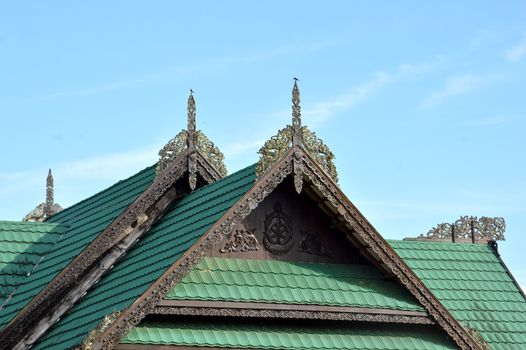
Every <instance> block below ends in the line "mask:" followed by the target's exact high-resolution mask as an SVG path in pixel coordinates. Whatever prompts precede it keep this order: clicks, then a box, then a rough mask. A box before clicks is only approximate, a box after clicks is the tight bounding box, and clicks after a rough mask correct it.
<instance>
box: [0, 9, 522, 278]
mask: <svg viewBox="0 0 526 350" xmlns="http://www.w3.org/2000/svg"><path fill="white" fill-rule="evenodd" d="M504 5H505V6H504ZM294 76H296V77H298V78H300V80H301V81H300V89H301V93H302V108H303V112H304V113H303V116H304V118H303V120H304V124H307V125H309V127H310V128H311V130H314V131H316V133H317V134H318V136H319V137H321V138H322V139H323V140H324V141H325V142H326V143H327V144H328V145H329V147H330V148H331V149H332V150H333V152H334V153H335V155H336V157H337V158H336V166H337V168H338V172H339V174H340V185H341V187H342V189H343V190H344V192H345V193H346V194H347V195H348V197H349V198H350V199H351V200H352V201H353V202H354V203H355V204H356V205H357V206H358V208H359V209H360V210H361V211H362V212H363V213H364V214H365V215H366V216H367V217H368V219H369V220H370V221H371V222H372V223H373V225H375V227H376V228H377V229H378V230H379V231H380V232H381V233H382V234H383V235H384V237H387V238H403V237H406V236H416V235H418V234H420V233H425V232H427V231H428V230H429V229H430V228H431V227H433V226H435V225H436V224H437V223H440V222H452V221H454V220H455V219H456V218H458V217H459V216H460V215H476V216H503V217H504V218H505V219H506V221H507V232H506V237H507V240H506V241H505V242H501V243H500V250H501V253H502V255H503V257H504V259H505V261H506V262H507V264H508V266H509V267H510V269H511V271H512V272H513V273H514V274H515V276H516V277H517V279H518V280H519V282H520V283H521V284H522V285H523V286H526V259H524V257H523V256H522V250H523V249H524V247H526V236H525V234H524V233H525V231H526V200H525V198H526V176H525V170H526V165H525V157H524V153H525V152H524V151H525V149H526V141H525V137H524V133H525V130H526V103H525V101H526V99H525V92H526V2H524V1H507V2H505V3H503V2H500V1H464V2H457V1H434V2H433V1H428V2H425V3H422V2H416V1H405V2H404V1H397V2H387V1H384V2H376V1H355V2H348V1H341V2H337V1H323V2H321V1H320V2H314V1H312V2H306V1H289V2H283V1H254V2H251V3H247V2H240V1H236V2H234V1H231V2H218V1H209V2H207V1H198V2H190V1H187V2H175V1H166V2H161V1H156V2H131V1H121V2H118V1H112V2H107V1H106V2H98V3H97V2H89V3H88V2H72V1H68V2H66V1H65V2H52V1H49V2H37V1H34V2H24V4H23V5H22V4H21V3H20V2H17V3H14V2H13V3H10V4H8V3H4V4H3V5H2V6H1V7H0V82H1V83H0V118H1V121H2V123H1V130H2V133H1V134H2V137H1V138H0V149H1V150H2V151H1V162H0V218H1V219H9V220H19V219H21V218H22V217H23V216H24V215H25V214H26V213H27V212H28V211H30V210H31V209H33V208H34V207H35V206H36V205H37V204H38V203H40V202H42V201H43V199H44V184H45V177H46V174H47V169H48V168H50V167H51V168H53V171H54V174H55V187H56V190H55V196H56V199H57V201H58V202H59V203H60V204H62V205H63V206H69V205H71V204H74V203H75V202H77V201H79V200H81V199H83V198H85V197H86V196H89V195H91V194H93V193H94V192H97V191H100V190H102V189H104V188H105V187H107V186H109V185H111V184H113V183H114V182H116V181H118V180H120V179H122V178H125V177H128V176H130V175H131V174H133V173H134V172H136V171H138V170H140V169H142V168H144V167H146V166H148V165H150V164H152V163H154V162H155V161H156V159H157V151H158V150H159V149H160V148H161V147H162V146H163V145H164V144H165V143H166V142H167V141H168V140H169V139H170V138H172V137H173V136H175V135H176V134H177V132H178V131H179V130H180V129H181V128H183V127H184V126H185V118H186V99H187V96H188V90H189V89H190V88H192V89H194V90H195V91H196V93H195V98H196V102H197V124H198V128H200V129H202V130H203V131H204V132H205V133H206V134H207V135H208V136H209V137H210V138H211V139H212V140H213V141H214V142H215V143H216V144H217V145H218V146H219V147H220V149H222V150H223V152H224V153H225V156H226V165H227V167H228V170H229V171H230V172H233V171H235V170H238V169H240V168H241V167H244V166H246V165H248V164H251V163H254V162H256V161H257V159H258V156H257V150H258V149H259V147H260V146H261V145H262V144H263V143H264V141H265V140H267V139H268V138H269V137H270V136H272V135H273V134H275V132H276V131H277V130H278V129H280V128H281V127H283V126H284V125H285V124H286V123H289V121H290V93H291V88H292V77H294Z"/></svg>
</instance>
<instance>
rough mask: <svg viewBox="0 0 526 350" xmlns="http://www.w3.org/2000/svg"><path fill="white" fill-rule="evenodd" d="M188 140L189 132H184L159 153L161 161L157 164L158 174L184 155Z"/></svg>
mask: <svg viewBox="0 0 526 350" xmlns="http://www.w3.org/2000/svg"><path fill="white" fill-rule="evenodd" d="M186 139H187V132H186V130H182V131H181V132H180V133H179V134H177V136H175V137H174V138H173V139H171V140H170V141H168V143H167V144H166V145H164V147H163V148H161V150H160V151H159V161H158V162H157V169H156V171H157V174H159V173H160V172H162V171H163V170H164V169H166V167H167V166H168V164H170V163H171V162H172V161H173V160H175V158H177V156H179V155H180V154H181V153H183V151H184V150H185V149H186V146H187V141H186Z"/></svg>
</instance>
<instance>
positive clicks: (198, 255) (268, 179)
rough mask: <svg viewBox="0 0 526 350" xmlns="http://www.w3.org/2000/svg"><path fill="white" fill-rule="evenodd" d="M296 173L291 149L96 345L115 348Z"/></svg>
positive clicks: (94, 347)
mask: <svg viewBox="0 0 526 350" xmlns="http://www.w3.org/2000/svg"><path fill="white" fill-rule="evenodd" d="M291 173H292V159H291V156H290V153H289V155H288V156H285V157H284V158H283V159H282V160H280V161H279V162H278V163H276V164H275V165H274V170H273V171H271V172H269V173H268V174H265V175H263V176H262V177H260V178H259V179H258V181H256V183H254V186H253V187H252V188H251V189H250V190H249V191H248V192H247V193H246V194H245V195H244V196H243V197H242V198H241V199H240V200H239V201H238V202H237V203H236V204H235V205H234V206H232V207H231V208H230V209H229V210H228V212H227V213H226V214H225V215H224V216H223V217H222V218H221V219H220V220H219V221H217V222H216V223H215V224H214V225H213V226H212V227H211V228H210V229H209V230H208V231H207V232H206V233H205V234H204V235H203V237H201V238H200V239H199V240H198V241H197V242H196V243H195V244H194V245H193V246H192V247H191V248H190V249H189V250H188V251H187V252H186V253H185V254H184V255H183V256H182V257H181V258H179V260H177V261H176V262H175V263H174V264H173V265H172V266H171V267H170V268H169V269H167V271H166V272H165V273H164V274H163V275H162V276H161V277H160V278H159V279H158V280H157V281H156V282H154V283H153V284H152V286H151V287H150V288H148V290H147V291H146V292H145V293H144V294H143V295H142V296H141V297H140V298H139V299H138V300H137V301H136V302H135V303H133V304H132V305H131V306H130V307H129V308H127V309H126V310H124V311H123V312H122V314H121V315H120V316H119V318H117V320H116V321H115V322H114V323H113V324H112V325H111V326H110V327H109V328H108V329H107V330H106V331H105V332H104V333H103V334H102V335H101V337H100V338H99V340H98V341H97V342H95V343H94V346H93V349H111V348H112V347H113V346H114V345H115V344H117V343H118V342H119V340H120V338H121V337H122V336H123V335H124V334H125V333H126V332H128V331H129V330H130V329H131V328H132V327H133V326H134V325H135V324H137V323H138V322H139V321H140V320H141V319H143V318H144V316H146V315H147V314H150V313H152V312H153V310H154V309H155V307H156V306H157V305H158V303H159V302H160V301H161V299H162V297H163V296H164V295H166V293H168V291H169V290H170V289H172V288H173V286H174V285H175V284H176V283H178V282H180V281H181V280H182V279H183V277H184V276H186V275H187V274H188V273H189V272H190V271H191V270H192V269H193V268H194V267H195V266H196V265H197V264H198V263H199V262H200V261H201V259H202V257H203V255H204V254H205V253H207V252H210V251H211V250H212V248H213V247H215V246H217V245H218V244H220V243H221V241H222V239H223V238H224V237H225V236H227V235H228V234H229V233H230V232H232V230H233V229H234V228H235V227H236V225H239V224H240V223H241V221H242V220H243V219H244V218H245V217H246V216H247V215H248V214H250V212H251V211H252V210H254V209H255V208H256V207H257V205H258V203H260V202H262V201H263V200H264V199H265V198H266V197H267V195H268V194H270V193H271V192H272V191H273V190H274V189H275V188H276V187H277V186H278V185H279V184H280V183H281V182H282V181H283V180H284V179H285V178H286V177H287V176H288V175H289V174H291Z"/></svg>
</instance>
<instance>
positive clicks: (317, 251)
mask: <svg viewBox="0 0 526 350" xmlns="http://www.w3.org/2000/svg"><path fill="white" fill-rule="evenodd" d="M300 233H301V241H300V244H299V247H298V252H302V253H306V254H310V255H318V256H324V257H326V258H334V254H333V253H331V252H330V251H329V248H327V246H326V245H325V244H324V243H323V242H322V241H321V239H320V235H319V234H314V233H311V232H308V231H304V230H300Z"/></svg>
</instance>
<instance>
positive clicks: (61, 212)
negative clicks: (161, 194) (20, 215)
mask: <svg viewBox="0 0 526 350" xmlns="http://www.w3.org/2000/svg"><path fill="white" fill-rule="evenodd" d="M156 164H157V163H155V164H153V165H150V166H147V167H146V168H143V169H142V170H139V171H138V172H137V173H135V174H133V175H131V176H129V177H127V178H125V179H121V180H119V181H117V182H115V183H114V184H112V185H110V186H109V187H106V188H104V189H102V190H100V191H98V192H96V193H94V194H93V195H91V196H89V197H87V198H84V199H82V200H81V201H79V202H76V203H74V204H72V205H70V206H68V207H67V208H64V210H62V211H60V212H58V213H56V214H54V215H53V216H50V217H49V219H48V220H46V221H45V223H55V222H54V221H52V220H53V219H57V218H60V217H61V216H63V215H65V214H68V213H69V212H71V211H73V210H74V209H78V208H76V207H78V206H80V205H81V204H83V203H85V202H87V201H89V200H91V199H93V198H95V197H97V196H99V195H101V194H102V193H104V192H108V191H110V190H112V189H114V188H115V187H117V186H118V185H120V184H122V183H123V182H127V181H129V180H130V179H132V178H134V177H138V176H139V175H141V174H144V173H146V172H147V171H149V170H152V169H153V168H154V167H155V166H156ZM56 223H60V222H56Z"/></svg>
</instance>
